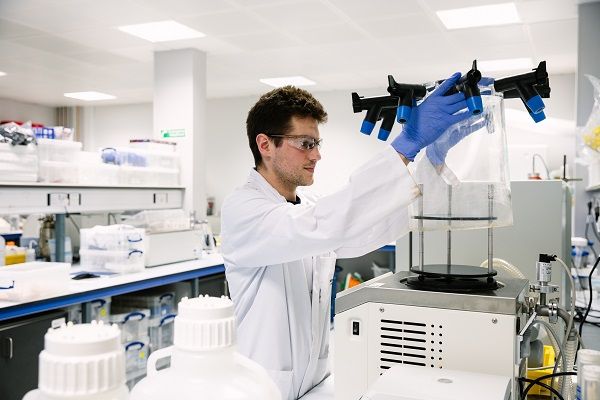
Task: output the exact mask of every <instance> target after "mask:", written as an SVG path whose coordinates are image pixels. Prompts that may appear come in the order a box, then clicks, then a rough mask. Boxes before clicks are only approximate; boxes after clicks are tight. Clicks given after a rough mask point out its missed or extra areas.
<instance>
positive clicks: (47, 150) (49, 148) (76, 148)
mask: <svg viewBox="0 0 600 400" xmlns="http://www.w3.org/2000/svg"><path fill="white" fill-rule="evenodd" d="M37 144H38V157H39V159H40V161H64V162H74V161H76V160H78V153H79V152H80V151H81V147H82V144H81V142H72V141H70V140H57V139H37Z"/></svg>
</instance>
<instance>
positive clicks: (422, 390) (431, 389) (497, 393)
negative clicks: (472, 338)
mask: <svg viewBox="0 0 600 400" xmlns="http://www.w3.org/2000/svg"><path fill="white" fill-rule="evenodd" d="M510 396H511V379H510V378H509V377H507V376H499V375H491V374H482V373H479V372H465V371H453V370H451V369H437V368H435V369H434V368H420V367H415V366H410V365H402V364H398V365H395V366H393V367H392V368H390V369H389V370H387V371H385V372H384V373H383V375H381V376H380V377H379V379H377V380H376V381H375V383H374V384H373V385H372V386H371V387H370V388H369V390H368V391H367V393H365V394H364V395H363V397H362V398H361V400H456V399H461V400H481V399H483V398H485V399H486V400H509V399H510Z"/></svg>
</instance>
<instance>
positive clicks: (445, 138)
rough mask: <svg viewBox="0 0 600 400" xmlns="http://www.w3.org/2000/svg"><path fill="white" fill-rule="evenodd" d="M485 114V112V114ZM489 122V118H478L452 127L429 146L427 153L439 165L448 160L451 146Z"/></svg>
mask: <svg viewBox="0 0 600 400" xmlns="http://www.w3.org/2000/svg"><path fill="white" fill-rule="evenodd" d="M484 115H485V114H484ZM469 122H471V121H469ZM486 123H487V118H486V117H485V116H484V117H483V118H481V116H480V118H477V119H475V120H474V121H472V122H471V123H470V124H468V125H464V124H460V125H459V126H456V127H452V128H451V130H450V131H449V132H448V133H447V134H444V135H442V136H441V137H440V138H438V140H436V141H435V142H433V143H431V144H430V145H429V146H427V149H426V150H425V154H427V158H428V159H429V161H431V164H433V165H434V166H435V167H438V166H440V165H442V164H444V162H445V161H446V156H447V155H448V151H450V149H451V148H453V147H454V146H456V145H457V144H458V143H459V142H460V141H461V140H463V139H464V138H465V137H467V136H469V135H470V134H471V133H473V132H475V131H478V130H479V129H481V128H483V127H484V126H485V125H486Z"/></svg>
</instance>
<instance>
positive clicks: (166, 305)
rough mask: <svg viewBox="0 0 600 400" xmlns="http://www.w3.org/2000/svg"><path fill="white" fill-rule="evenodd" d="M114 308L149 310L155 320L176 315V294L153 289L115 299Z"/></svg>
mask: <svg viewBox="0 0 600 400" xmlns="http://www.w3.org/2000/svg"><path fill="white" fill-rule="evenodd" d="M113 304H114V307H115V308H117V309H119V310H125V311H129V310H136V309H148V310H150V316H151V317H153V318H162V317H165V316H167V315H169V314H173V313H175V293H174V292H171V291H162V290H157V289H152V290H150V291H144V292H138V293H136V294H126V295H121V296H116V297H114V298H113Z"/></svg>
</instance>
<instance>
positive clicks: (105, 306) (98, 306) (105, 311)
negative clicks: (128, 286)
mask: <svg viewBox="0 0 600 400" xmlns="http://www.w3.org/2000/svg"><path fill="white" fill-rule="evenodd" d="M89 303H90V316H89V320H90V321H104V322H110V303H111V301H110V297H104V298H101V299H96V300H92V301H90V302H89ZM67 312H68V320H69V321H71V322H73V323H74V324H81V323H82V322H83V315H82V305H81V304H76V305H74V306H71V307H69V308H68V309H67Z"/></svg>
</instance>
